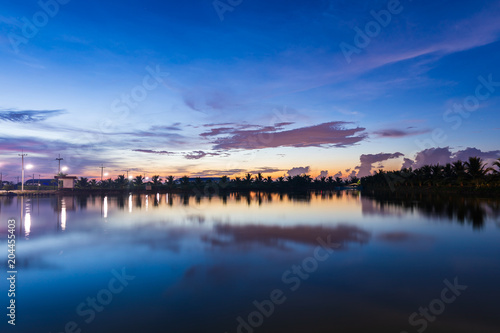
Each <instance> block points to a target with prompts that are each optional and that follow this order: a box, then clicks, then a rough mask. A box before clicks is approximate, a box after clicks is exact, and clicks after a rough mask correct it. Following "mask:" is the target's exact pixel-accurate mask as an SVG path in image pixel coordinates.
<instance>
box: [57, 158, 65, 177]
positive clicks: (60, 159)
mask: <svg viewBox="0 0 500 333" xmlns="http://www.w3.org/2000/svg"><path fill="white" fill-rule="evenodd" d="M62 160H64V158H61V154H59V157H58V158H56V161H58V162H59V171H58V173H57V174H60V173H61V161H62Z"/></svg>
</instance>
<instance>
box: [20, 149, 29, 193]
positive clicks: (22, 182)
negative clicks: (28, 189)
mask: <svg viewBox="0 0 500 333" xmlns="http://www.w3.org/2000/svg"><path fill="white" fill-rule="evenodd" d="M18 155H19V156H21V192H24V156H28V154H25V153H24V150H22V151H21V154H18Z"/></svg>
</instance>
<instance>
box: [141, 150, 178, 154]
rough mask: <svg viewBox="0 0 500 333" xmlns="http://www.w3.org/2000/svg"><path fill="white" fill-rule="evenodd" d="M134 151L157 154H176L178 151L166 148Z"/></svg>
mask: <svg viewBox="0 0 500 333" xmlns="http://www.w3.org/2000/svg"><path fill="white" fill-rule="evenodd" d="M133 151H136V152H139V153H147V154H157V155H175V154H176V153H174V152H171V151H166V150H151V149H134V150H133Z"/></svg>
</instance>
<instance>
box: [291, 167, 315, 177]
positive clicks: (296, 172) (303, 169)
mask: <svg viewBox="0 0 500 333" xmlns="http://www.w3.org/2000/svg"><path fill="white" fill-rule="evenodd" d="M310 171H311V168H310V167H308V166H306V167H296V168H292V169H290V170H288V171H287V173H288V175H289V176H292V177H294V176H299V175H302V174H307V173H309V172H310Z"/></svg>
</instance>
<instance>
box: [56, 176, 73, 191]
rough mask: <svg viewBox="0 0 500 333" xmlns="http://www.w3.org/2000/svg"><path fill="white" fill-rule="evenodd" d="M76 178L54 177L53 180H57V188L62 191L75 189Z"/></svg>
mask: <svg viewBox="0 0 500 333" xmlns="http://www.w3.org/2000/svg"><path fill="white" fill-rule="evenodd" d="M77 178H78V177H73V176H55V177H54V179H56V180H57V183H58V184H59V186H58V188H59V189H60V190H62V189H74V188H75V181H76V180H77Z"/></svg>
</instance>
